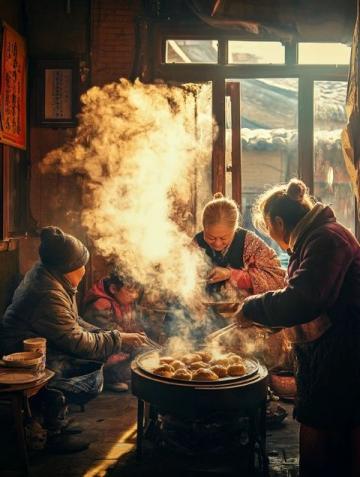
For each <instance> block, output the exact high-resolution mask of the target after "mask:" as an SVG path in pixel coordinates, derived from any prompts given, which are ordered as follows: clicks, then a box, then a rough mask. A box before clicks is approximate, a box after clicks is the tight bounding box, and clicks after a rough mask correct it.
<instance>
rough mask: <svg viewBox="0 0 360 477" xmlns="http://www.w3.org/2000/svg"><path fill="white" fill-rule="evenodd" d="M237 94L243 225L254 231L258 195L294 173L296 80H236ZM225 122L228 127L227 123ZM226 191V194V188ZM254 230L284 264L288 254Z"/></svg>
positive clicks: (296, 166)
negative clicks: (254, 205) (255, 206)
mask: <svg viewBox="0 0 360 477" xmlns="http://www.w3.org/2000/svg"><path fill="white" fill-rule="evenodd" d="M232 81H236V80H232ZM240 96H241V111H240V113H241V140H242V141H241V142H242V161H241V171H242V213H243V222H244V227H246V228H248V229H250V230H254V226H253V224H252V220H251V209H252V206H253V204H254V201H255V200H256V198H257V197H258V196H259V194H261V193H262V192H264V191H265V190H267V189H268V188H269V187H271V186H272V185H275V184H279V183H282V182H286V181H288V180H289V179H291V178H292V177H296V176H297V175H298V132H297V120H298V80H297V79H293V78H272V79H263V78H256V79H246V80H240ZM226 124H227V129H228V128H229V127H230V126H231V123H230V121H226ZM227 135H228V131H227ZM226 145H227V146H228V145H229V146H230V145H231V140H229V139H227V143H226ZM229 175H230V174H229ZM227 194H228V195H229V196H230V194H229V190H228V189H227ZM255 232H256V233H257V234H258V235H260V236H261V237H262V238H263V239H264V240H265V241H266V242H267V243H268V244H269V245H271V246H272V247H273V248H274V249H275V250H276V251H277V253H278V254H279V257H280V260H281V262H282V264H283V265H286V264H287V262H288V255H287V254H286V253H285V252H283V251H282V250H281V249H280V248H279V247H278V245H277V244H276V243H275V242H273V241H272V240H271V239H270V238H269V237H264V236H263V235H261V234H260V233H259V232H258V231H255Z"/></svg>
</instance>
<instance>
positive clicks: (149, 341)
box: [146, 336, 163, 351]
mask: <svg viewBox="0 0 360 477" xmlns="http://www.w3.org/2000/svg"><path fill="white" fill-rule="evenodd" d="M146 344H147V345H148V346H149V347H150V348H153V349H156V350H158V351H160V350H161V349H162V348H163V347H162V346H161V345H160V344H159V343H157V342H156V341H154V340H152V339H151V338H149V337H148V336H146Z"/></svg>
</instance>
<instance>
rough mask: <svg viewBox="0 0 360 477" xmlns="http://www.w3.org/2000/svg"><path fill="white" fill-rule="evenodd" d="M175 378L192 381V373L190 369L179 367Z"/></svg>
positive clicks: (174, 375)
mask: <svg viewBox="0 0 360 477" xmlns="http://www.w3.org/2000/svg"><path fill="white" fill-rule="evenodd" d="M172 377H173V378H174V379H183V380H184V381H191V379H192V375H191V373H190V371H188V370H187V369H184V368H179V369H177V370H176V371H175V373H174V374H173V375H172Z"/></svg>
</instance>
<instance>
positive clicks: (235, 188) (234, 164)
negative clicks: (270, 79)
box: [227, 81, 242, 210]
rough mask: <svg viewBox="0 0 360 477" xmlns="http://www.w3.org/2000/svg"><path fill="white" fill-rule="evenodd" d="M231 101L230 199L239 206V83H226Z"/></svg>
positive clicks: (240, 205)
mask: <svg viewBox="0 0 360 477" xmlns="http://www.w3.org/2000/svg"><path fill="white" fill-rule="evenodd" d="M227 86H228V91H229V93H230V94H229V96H230V101H231V103H230V104H231V176H232V181H231V183H232V198H233V199H234V200H235V202H237V204H239V207H240V210H241V209H242V204H241V116H240V82H239V81H236V82H235V81H234V82H231V83H227Z"/></svg>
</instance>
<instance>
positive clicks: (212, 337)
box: [205, 305, 241, 342]
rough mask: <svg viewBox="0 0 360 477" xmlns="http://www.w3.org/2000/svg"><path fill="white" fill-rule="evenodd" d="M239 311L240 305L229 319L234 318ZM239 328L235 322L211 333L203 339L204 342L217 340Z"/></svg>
mask: <svg viewBox="0 0 360 477" xmlns="http://www.w3.org/2000/svg"><path fill="white" fill-rule="evenodd" d="M240 309H241V305H239V306H238V307H237V309H236V311H235V312H234V313H233V314H232V315H231V317H230V319H234V318H236V315H237V313H238V311H239V310H240ZM239 328H241V325H240V324H239V323H238V322H237V321H235V322H233V323H231V324H230V325H228V326H225V327H224V328H220V330H216V331H213V332H212V333H210V334H209V335H207V337H206V338H205V341H207V342H209V341H214V340H217V339H219V338H220V337H221V336H223V335H226V334H227V333H229V332H230V331H232V330H235V329H239Z"/></svg>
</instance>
